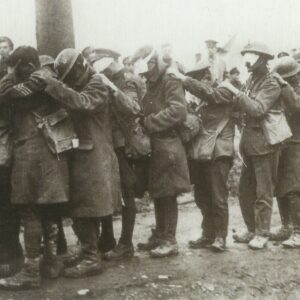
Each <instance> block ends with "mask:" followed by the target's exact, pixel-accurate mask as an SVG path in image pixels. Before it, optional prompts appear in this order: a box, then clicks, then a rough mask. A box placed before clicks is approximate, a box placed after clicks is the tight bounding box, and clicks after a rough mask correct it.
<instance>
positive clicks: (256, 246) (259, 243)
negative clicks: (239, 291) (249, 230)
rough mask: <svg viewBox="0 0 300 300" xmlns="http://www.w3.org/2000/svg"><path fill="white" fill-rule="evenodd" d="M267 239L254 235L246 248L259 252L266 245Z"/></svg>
mask: <svg viewBox="0 0 300 300" xmlns="http://www.w3.org/2000/svg"><path fill="white" fill-rule="evenodd" d="M268 240H269V238H268V237H266V236H261V235H255V236H254V238H253V239H252V240H251V241H250V242H249V243H248V246H249V248H250V249H252V250H261V249H263V248H265V247H266V246H267V244H268Z"/></svg>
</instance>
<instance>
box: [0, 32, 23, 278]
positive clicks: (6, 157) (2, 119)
mask: <svg viewBox="0 0 300 300" xmlns="http://www.w3.org/2000/svg"><path fill="white" fill-rule="evenodd" d="M12 50H13V43H12V41H11V40H10V39H9V38H8V37H0V56H1V59H0V79H2V78H3V77H4V76H5V75H6V74H7V65H6V62H5V59H7V57H8V56H9V54H10V52H11V51H12ZM10 125H11V124H10V107H7V106H6V105H2V106H1V107H0V195H1V199H0V236H1V239H0V278H1V277H7V276H11V275H13V274H14V273H16V272H17V271H19V270H20V268H21V266H22V263H23V253H22V246H21V244H20V241H19V229H20V226H19V220H18V218H17V215H16V213H15V210H14V209H13V208H12V206H11V204H10V192H11V187H10V174H11V150H12V149H11V126H10Z"/></svg>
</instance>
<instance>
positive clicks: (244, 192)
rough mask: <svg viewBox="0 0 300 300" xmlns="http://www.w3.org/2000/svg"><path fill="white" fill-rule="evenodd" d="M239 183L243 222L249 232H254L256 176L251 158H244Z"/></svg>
mask: <svg viewBox="0 0 300 300" xmlns="http://www.w3.org/2000/svg"><path fill="white" fill-rule="evenodd" d="M245 164H246V165H243V166H242V172H241V178H240V184H239V203H240V208H241V212H242V216H243V219H244V222H245V224H246V226H247V228H248V231H249V232H253V233H254V232H255V214H254V204H255V200H256V178H255V173H254V169H253V165H252V161H251V158H245Z"/></svg>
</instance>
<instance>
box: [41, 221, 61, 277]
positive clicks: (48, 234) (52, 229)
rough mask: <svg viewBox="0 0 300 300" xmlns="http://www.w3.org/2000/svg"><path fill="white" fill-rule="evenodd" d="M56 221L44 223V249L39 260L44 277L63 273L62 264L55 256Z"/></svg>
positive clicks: (56, 240) (56, 239)
mask: <svg viewBox="0 0 300 300" xmlns="http://www.w3.org/2000/svg"><path fill="white" fill-rule="evenodd" d="M58 231H59V229H58V225H57V223H51V222H47V224H45V225H44V237H45V249H44V256H43V258H42V260H41V274H42V276H44V277H46V278H51V279H54V278H57V277H59V276H60V275H61V274H62V273H63V269H64V264H63V262H62V260H61V259H60V257H58V256H57V247H58V245H57V242H58Z"/></svg>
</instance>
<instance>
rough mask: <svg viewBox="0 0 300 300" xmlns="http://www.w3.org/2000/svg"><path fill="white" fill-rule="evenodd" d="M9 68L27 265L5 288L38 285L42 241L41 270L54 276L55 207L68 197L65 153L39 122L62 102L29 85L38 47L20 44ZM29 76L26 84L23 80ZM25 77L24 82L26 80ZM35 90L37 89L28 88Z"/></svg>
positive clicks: (16, 186) (57, 266)
mask: <svg viewBox="0 0 300 300" xmlns="http://www.w3.org/2000/svg"><path fill="white" fill-rule="evenodd" d="M7 64H8V66H9V67H10V68H12V71H11V73H10V74H8V75H7V76H6V77H4V78H3V79H2V81H1V85H0V88H1V91H0V92H1V95H4V96H5V97H4V98H3V99H4V100H5V101H6V103H7V104H6V105H10V104H13V107H12V109H13V113H12V133H13V142H14V143H13V145H14V147H13V166H12V179H11V184H12V194H11V203H12V204H13V205H15V207H16V209H17V212H18V215H19V216H20V218H21V220H22V222H23V224H24V242H25V248H26V262H25V266H24V268H23V269H22V271H21V272H20V273H18V274H17V275H15V276H13V277H10V278H7V279H5V280H3V281H2V282H1V287H4V288H8V289H20V288H38V287H40V242H41V238H42V236H43V239H44V243H45V251H44V257H43V261H42V263H41V266H42V270H43V275H45V276H47V277H50V278H56V277H58V276H59V275H60V274H61V272H62V267H63V265H62V262H61V261H60V260H59V259H58V257H57V233H58V228H57V223H56V213H55V212H56V211H57V210H58V209H62V205H63V204H64V203H66V202H67V201H68V193H69V183H68V166H67V160H66V156H65V154H64V153H60V154H58V153H55V154H54V153H53V152H51V151H50V149H49V144H48V143H47V140H46V139H45V136H44V134H43V131H42V130H41V129H39V128H42V127H41V126H40V125H41V121H42V120H44V119H45V118H48V116H51V118H53V117H54V116H55V115H56V113H57V112H58V111H59V109H60V106H59V105H58V104H57V103H55V102H54V101H53V100H52V99H51V97H50V96H49V95H47V94H46V93H45V92H44V91H43V89H44V85H36V86H34V85H32V83H31V82H30V76H31V75H32V73H33V72H35V71H37V70H39V69H40V61H39V57H38V53H37V50H36V49H34V48H32V47H29V46H22V47H19V48H17V49H16V50H15V51H14V52H13V53H12V54H11V55H10V56H9V58H8V59H7ZM27 81H29V83H28V84H27ZM24 82H26V84H25V83H24ZM32 89H34V91H35V92H33V91H32Z"/></svg>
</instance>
